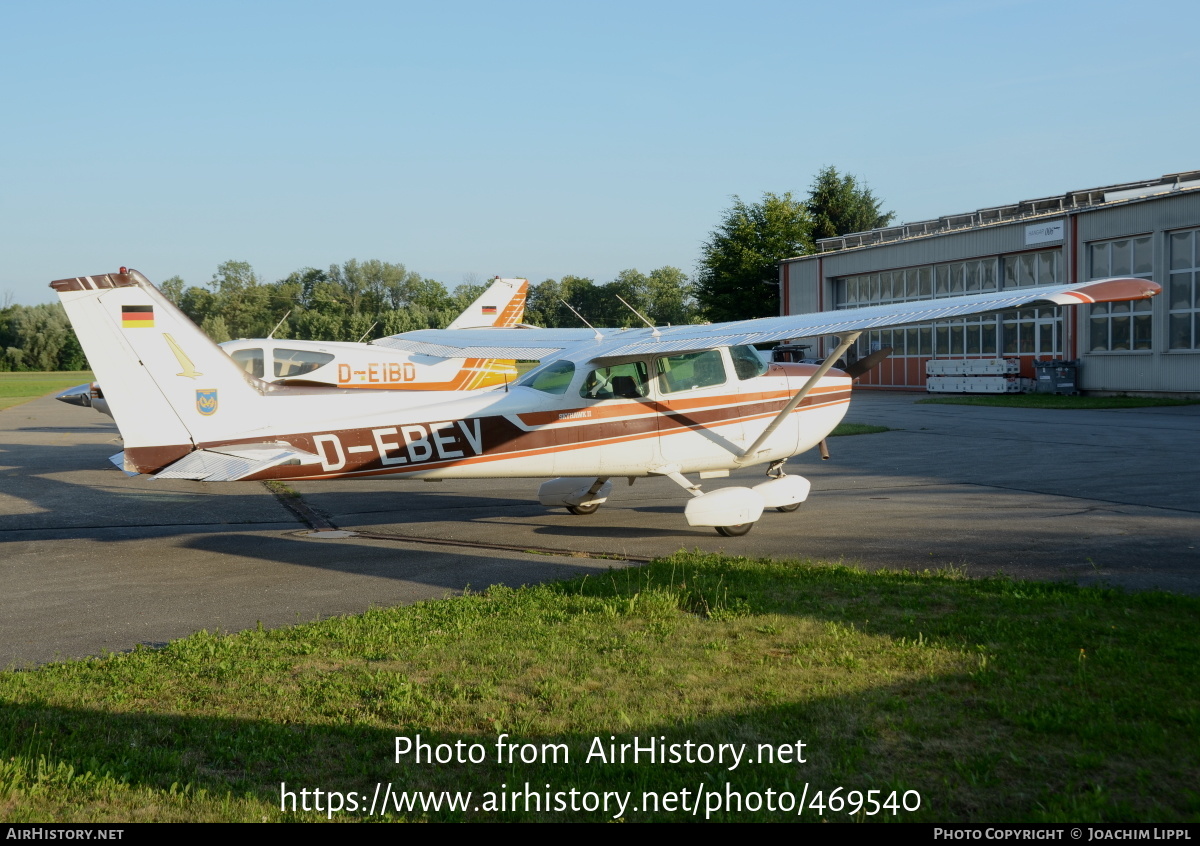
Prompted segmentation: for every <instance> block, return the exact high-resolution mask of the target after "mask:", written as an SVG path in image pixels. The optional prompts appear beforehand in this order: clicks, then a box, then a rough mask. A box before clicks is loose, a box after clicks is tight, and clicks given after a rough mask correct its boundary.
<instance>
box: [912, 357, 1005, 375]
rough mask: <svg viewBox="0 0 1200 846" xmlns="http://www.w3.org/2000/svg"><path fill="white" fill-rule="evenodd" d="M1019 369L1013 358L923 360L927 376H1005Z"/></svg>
mask: <svg viewBox="0 0 1200 846" xmlns="http://www.w3.org/2000/svg"><path fill="white" fill-rule="evenodd" d="M1020 371H1021V362H1019V361H1018V360H1017V359H1015V358H934V359H930V360H929V361H927V362H925V375H927V376H1005V375H1010V374H1013V375H1015V374H1017V373H1019V372H1020Z"/></svg>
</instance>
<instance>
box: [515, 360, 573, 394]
mask: <svg viewBox="0 0 1200 846" xmlns="http://www.w3.org/2000/svg"><path fill="white" fill-rule="evenodd" d="M574 375H575V364H574V363H573V362H570V361H552V362H550V363H549V364H543V365H542V366H541V367H537V368H535V369H533V370H530V371H529V372H528V373H526V374H525V376H524V377H522V379H521V380H520V381H519V382H517V384H518V385H520V386H522V387H525V388H533V389H534V390H535V391H543V392H544V393H547V394H565V393H566V392H567V388H569V387H571V379H572V377H574Z"/></svg>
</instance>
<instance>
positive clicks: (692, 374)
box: [655, 350, 725, 394]
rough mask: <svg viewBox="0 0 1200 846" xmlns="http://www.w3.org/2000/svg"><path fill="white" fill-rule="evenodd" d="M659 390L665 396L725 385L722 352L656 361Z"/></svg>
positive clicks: (675, 356) (690, 354) (676, 356)
mask: <svg viewBox="0 0 1200 846" xmlns="http://www.w3.org/2000/svg"><path fill="white" fill-rule="evenodd" d="M655 366H656V369H657V370H658V385H659V389H660V390H661V391H662V392H663V393H664V394H673V393H677V392H678V391H691V390H695V389H696V388H710V387H712V386H714V385H723V384H725V364H724V362H723V361H722V360H721V351H720V350H705V351H704V352H695V353H684V354H683V355H668V356H663V357H662V358H660V359H657V360H656V361H655Z"/></svg>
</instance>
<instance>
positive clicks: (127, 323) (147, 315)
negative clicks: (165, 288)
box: [121, 305, 154, 329]
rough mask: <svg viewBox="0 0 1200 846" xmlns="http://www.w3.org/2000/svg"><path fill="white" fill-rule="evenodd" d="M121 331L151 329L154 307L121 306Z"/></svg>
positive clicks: (152, 326)
mask: <svg viewBox="0 0 1200 846" xmlns="http://www.w3.org/2000/svg"><path fill="white" fill-rule="evenodd" d="M121 328H122V329H153V328H154V306H152V305H132V306H130V305H127V306H121Z"/></svg>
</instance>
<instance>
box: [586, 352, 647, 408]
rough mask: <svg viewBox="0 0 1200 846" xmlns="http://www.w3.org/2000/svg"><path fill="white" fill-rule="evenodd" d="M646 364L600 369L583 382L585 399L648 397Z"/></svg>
mask: <svg viewBox="0 0 1200 846" xmlns="http://www.w3.org/2000/svg"><path fill="white" fill-rule="evenodd" d="M647 372H648V371H647V368H646V362H644V361H630V362H626V363H625V364H616V365H613V366H612V367H598V368H596V369H595V370H593V371H592V372H591V373H589V374H588V375H587V378H586V379H584V380H583V387H581V388H580V389H579V395H580V396H581V397H583V398H584V399H637V398H639V397H644V396H646V375H647Z"/></svg>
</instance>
